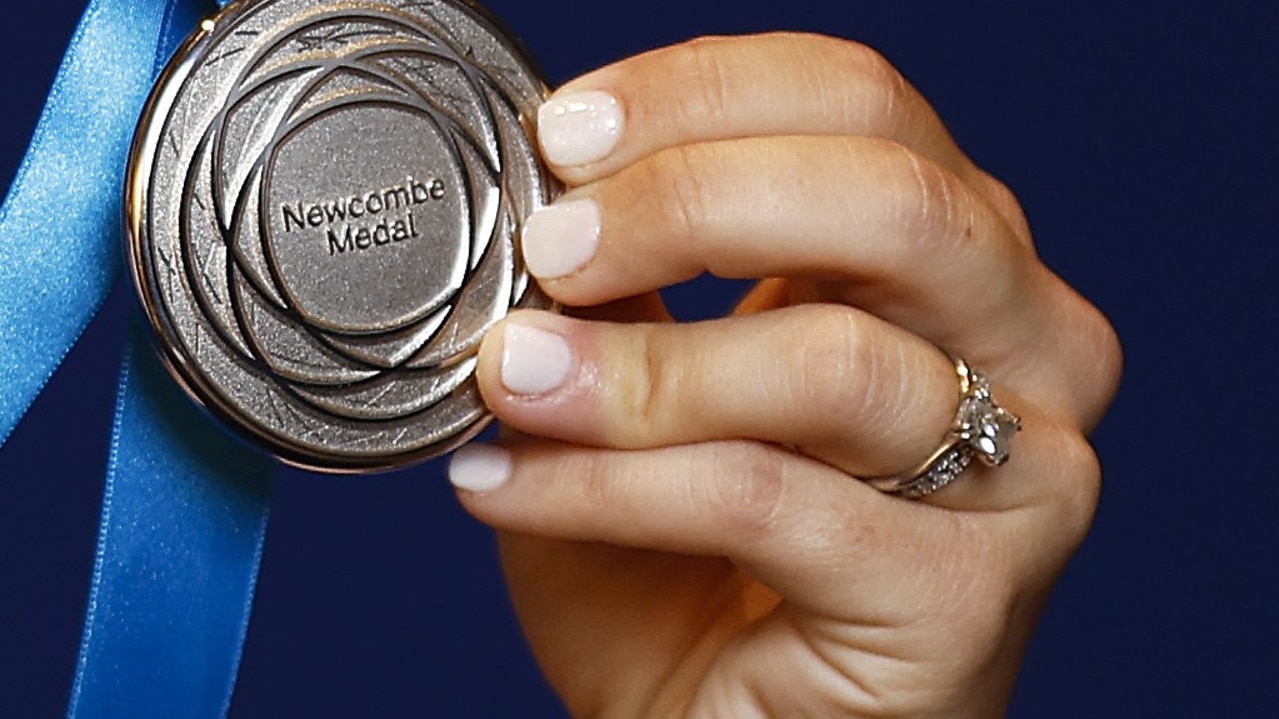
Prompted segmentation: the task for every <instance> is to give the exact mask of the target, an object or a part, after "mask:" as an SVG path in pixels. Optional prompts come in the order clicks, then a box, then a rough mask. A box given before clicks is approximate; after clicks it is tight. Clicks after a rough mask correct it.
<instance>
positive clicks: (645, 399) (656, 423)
mask: <svg viewBox="0 0 1279 719" xmlns="http://www.w3.org/2000/svg"><path fill="white" fill-rule="evenodd" d="M636 341H637V342H638V343H639V347H638V348H636V351H635V352H634V353H633V356H634V357H636V358H637V359H636V365H635V366H634V367H633V368H632V371H631V372H630V373H629V374H630V378H629V379H628V380H627V381H626V382H623V383H620V386H621V390H620V394H621V416H619V417H617V418H616V420H615V422H614V426H615V427H618V428H619V430H618V431H617V432H615V433H614V434H616V443H617V444H618V446H624V447H639V446H645V445H647V444H648V443H649V438H651V437H653V436H654V435H655V434H660V433H661V431H662V428H663V425H664V423H665V422H666V421H667V420H668V415H669V405H670V402H671V401H674V400H675V399H677V398H678V394H677V392H678V387H674V386H672V385H673V384H676V383H675V382H674V380H673V378H672V377H671V372H670V368H669V358H668V353H667V348H666V343H665V342H663V340H662V334H661V333H660V332H659V331H658V330H657V328H656V327H654V326H651V325H639V326H637V334H636Z"/></svg>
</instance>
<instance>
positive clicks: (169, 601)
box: [0, 0, 272, 717]
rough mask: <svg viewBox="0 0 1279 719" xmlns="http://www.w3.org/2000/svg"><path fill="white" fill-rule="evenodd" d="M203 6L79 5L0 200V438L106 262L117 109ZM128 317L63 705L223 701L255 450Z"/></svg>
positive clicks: (107, 277)
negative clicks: (83, 612)
mask: <svg viewBox="0 0 1279 719" xmlns="http://www.w3.org/2000/svg"><path fill="white" fill-rule="evenodd" d="M211 9H212V6H211V5H210V4H207V3H202V2H199V0H93V2H91V3H90V5H89V7H88V9H87V10H86V11H85V14H84V17H83V19H82V20H81V22H80V25H79V27H78V28H77V30H76V33H75V36H74V37H73V38H72V40H71V44H70V46H69V48H68V50H67V54H66V56H65V57H64V58H63V62H62V67H61V68H60V69H59V72H58V76H57V79H56V80H55V81H54V86H53V89H52V91H51V92H50V95H49V100H48V103H47V104H46V106H45V109H44V113H43V115H42V116H41V119H40V123H39V125H38V126H37V129H36V133H35V137H34V138H33V140H32V142H31V146H30V148H29V149H28V152H27V155H26V157H25V158H24V160H23V163H22V166H21V168H20V169H19V171H18V174H17V177H16V179H15V180H14V183H13V185H12V187H11V188H10V191H9V194H8V196H7V197H6V199H5V202H4V205H3V207H0V386H3V387H4V393H3V394H2V395H0V442H3V440H4V439H6V438H7V437H8V436H9V434H10V433H11V432H12V431H13V428H14V426H15V425H16V424H17V423H18V421H19V420H20V419H21V417H22V415H23V414H24V413H25V411H26V409H27V408H28V407H29V406H30V405H31V403H32V402H33V401H35V398H36V396H37V395H38V394H39V392H40V390H41V389H42V388H43V386H44V384H45V383H46V382H47V381H48V379H49V377H50V376H51V375H52V373H53V371H54V370H55V369H56V368H57V366H58V364H59V363H60V362H61V361H62V358H63V357H64V356H65V355H66V353H67V352H68V351H69V350H70V348H71V346H72V345H73V344H74V343H75V340H76V339H77V338H78V337H79V335H80V333H81V332H82V331H83V330H84V327H85V326H86V325H87V324H88V322H89V320H90V319H91V318H92V317H93V315H94V314H95V313H96V311H97V309H98V307H99V306H100V305H101V304H102V301H103V299H104V298H105V296H106V293H107V291H108V290H109V288H110V287H111V285H112V283H113V282H114V280H115V278H116V277H117V275H118V272H119V265H120V258H119V251H120V250H119V248H120V246H121V241H120V237H119V228H120V225H121V214H120V202H121V189H120V188H121V187H122V180H123V177H124V170H125V165H126V161H127V154H128V149H129V144H130V141H131V138H132V133H133V127H134V125H135V124H136V122H137V118H138V114H139V113H140V111H141V108H142V106H143V104H144V102H145V99H146V96H147V93H148V92H149V89H150V86H151V83H152V81H153V78H154V76H155V74H156V70H157V68H158V66H159V64H161V63H162V62H163V61H164V60H165V59H166V58H167V57H168V55H169V53H171V52H172V49H173V48H174V47H176V44H177V42H178V41H179V40H180V39H181V37H182V36H183V35H185V34H186V32H187V31H188V30H189V29H191V28H193V27H194V26H195V22H196V20H197V19H198V18H199V16H200V15H201V14H204V13H205V12H206V11H209V10H211ZM68 188H73V189H74V190H75V192H73V193H69V192H67V189H68ZM68 197H74V198H76V201H75V202H72V203H68V202H67V200H66V198H68ZM133 334H134V339H133V341H132V342H131V344H130V350H129V356H128V357H127V358H126V361H125V363H124V368H123V370H122V372H121V379H120V388H119V393H118V400H117V405H116V419H115V427H114V430H113V432H112V440H111V441H112V446H111V453H110V457H111V459H110V463H109V466H108V469H107V480H106V491H105V494H104V497H103V504H102V522H101V526H100V530H99V537H98V547H97V552H96V556H95V562H94V572H93V579H92V584H91V588H90V596H89V606H88V612H87V617H86V621H85V628H84V635H83V640H82V642H81V647H80V657H79V661H78V662H77V667H76V677H75V681H74V689H73V691H72V697H71V706H70V710H69V714H70V716H73V717H98V716H111V717H119V716H135V715H136V716H182V717H205V716H209V717H213V716H222V715H224V714H225V713H226V711H227V707H228V706H229V703H230V699H231V692H232V687H233V685H234V680H235V674H236V669H237V667H238V664H239V658H240V651H241V647H242V645H243V641H244V634H245V628H246V626H247V621H248V617H249V614H250V607H251V604H252V598H253V589H254V585H255V582H256V578H257V569H258V562H259V558H260V556H261V551H262V543H263V539H264V537H265V532H266V519H267V510H268V508H269V504H270V489H271V480H270V478H271V472H272V463H271V462H270V461H269V460H268V459H266V458H265V457H264V456H262V455H260V454H258V453H256V452H254V451H251V450H248V449H247V448H245V447H242V446H239V445H237V444H235V442H234V441H233V440H231V439H230V438H228V437H227V436H225V435H224V434H223V433H222V432H221V430H220V429H219V428H217V427H216V426H215V425H214V424H213V423H212V422H211V420H209V419H208V418H207V417H205V416H204V415H203V414H202V413H200V412H199V411H198V410H197V409H196V408H195V407H194V406H193V405H192V404H191V403H190V401H189V400H187V399H186V398H185V397H183V396H182V395H181V394H180V392H178V390H177V389H176V387H175V385H174V384H173V382H172V381H171V380H170V379H169V378H168V376H167V375H166V373H165V371H164V369H163V367H162V366H161V365H160V364H159V361H158V360H157V358H156V356H155V353H154V351H153V350H152V349H151V348H150V347H147V346H146V342H145V341H144V340H142V339H139V338H140V337H141V335H142V332H141V331H140V330H138V329H135V330H134V333H133Z"/></svg>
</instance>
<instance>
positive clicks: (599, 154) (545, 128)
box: [537, 90, 623, 167]
mask: <svg viewBox="0 0 1279 719" xmlns="http://www.w3.org/2000/svg"><path fill="white" fill-rule="evenodd" d="M622 125H623V121H622V106H621V105H620V104H619V103H618V102H617V99H616V98H614V97H613V96H612V95H610V94H608V93H607V92H601V91H599V90H588V91H585V92H571V93H568V94H567V95H562V96H560V97H556V98H552V99H550V100H548V101H547V102H546V103H544V104H543V105H542V107H541V108H540V109H539V110H538V111H537V138H538V140H539V141H540V142H541V144H542V153H543V154H544V155H545V157H546V161H547V162H549V163H551V164H552V165H560V166H561V167H569V166H573V165H585V164H589V163H592V162H598V161H599V160H602V159H604V158H605V157H607V156H608V153H610V152H612V151H613V148H614V147H615V146H616V145H617V141H618V139H619V138H621V136H622Z"/></svg>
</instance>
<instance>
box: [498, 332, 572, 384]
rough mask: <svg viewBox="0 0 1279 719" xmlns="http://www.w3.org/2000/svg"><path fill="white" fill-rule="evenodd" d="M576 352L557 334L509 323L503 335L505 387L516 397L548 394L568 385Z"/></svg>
mask: <svg viewBox="0 0 1279 719" xmlns="http://www.w3.org/2000/svg"><path fill="white" fill-rule="evenodd" d="M574 364H575V361H574V358H573V350H572V349H571V348H570V347H569V346H568V342H566V341H565V340H564V338H563V337H561V336H559V335H557V334H555V333H554V332H547V331H546V330H542V329H538V328H536V327H528V326H525V325H519V324H515V323H508V324H507V325H506V327H505V329H504V330H503V332H502V384H503V385H504V386H505V387H506V389H507V390H509V391H511V392H513V393H514V394H522V395H529V396H533V395H539V394H546V393H547V392H550V391H551V390H553V389H555V388H556V387H559V386H560V385H562V384H564V381H565V380H566V379H568V375H569V372H571V371H572V370H573V365H574Z"/></svg>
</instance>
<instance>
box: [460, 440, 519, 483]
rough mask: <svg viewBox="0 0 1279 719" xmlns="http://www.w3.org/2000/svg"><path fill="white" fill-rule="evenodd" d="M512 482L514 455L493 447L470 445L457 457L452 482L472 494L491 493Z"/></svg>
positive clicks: (462, 449)
mask: <svg viewBox="0 0 1279 719" xmlns="http://www.w3.org/2000/svg"><path fill="white" fill-rule="evenodd" d="M510 478H511V453H510V452H508V451H506V450H505V449H502V448H501V447H495V446H493V445H491V444H468V445H465V446H463V447H462V448H461V449H459V450H457V451H456V452H454V453H453V459H452V460H450V461H449V481H450V482H452V483H453V486H454V487H457V488H458V489H464V490H466V491H468V492H491V491H493V490H495V489H497V488H498V487H501V486H502V485H504V484H506V482H507V480H509V479H510Z"/></svg>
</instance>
